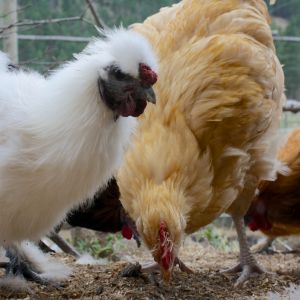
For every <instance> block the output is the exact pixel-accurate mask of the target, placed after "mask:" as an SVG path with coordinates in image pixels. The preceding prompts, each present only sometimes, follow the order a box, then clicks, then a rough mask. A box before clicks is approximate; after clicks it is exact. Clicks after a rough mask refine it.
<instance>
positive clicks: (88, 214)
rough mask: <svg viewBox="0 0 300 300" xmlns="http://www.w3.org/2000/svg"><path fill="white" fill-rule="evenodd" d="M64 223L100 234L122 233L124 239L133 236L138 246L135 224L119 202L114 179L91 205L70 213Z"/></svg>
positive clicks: (117, 189)
mask: <svg viewBox="0 0 300 300" xmlns="http://www.w3.org/2000/svg"><path fill="white" fill-rule="evenodd" d="M66 222H67V223H68V224H70V225H71V226H73V227H82V228H87V229H92V230H96V231H102V232H112V233H114V232H118V231H122V235H123V236H124V237H125V238H127V239H130V238H131V237H132V236H133V237H134V238H135V239H136V241H137V243H138V245H139V244H140V243H139V240H138V235H137V232H136V228H135V224H134V222H133V221H132V219H131V218H130V217H129V216H128V215H127V213H126V212H125V210H124V208H123V206H122V204H121V202H120V191H119V187H118V184H117V181H116V179H115V178H113V179H111V180H110V181H109V183H108V185H107V187H106V188H105V189H102V190H100V191H99V192H98V193H97V194H96V195H95V197H94V199H93V201H92V202H91V203H89V204H87V205H83V206H80V207H78V208H77V209H75V210H73V211H71V212H70V213H69V214H68V216H67V219H66Z"/></svg>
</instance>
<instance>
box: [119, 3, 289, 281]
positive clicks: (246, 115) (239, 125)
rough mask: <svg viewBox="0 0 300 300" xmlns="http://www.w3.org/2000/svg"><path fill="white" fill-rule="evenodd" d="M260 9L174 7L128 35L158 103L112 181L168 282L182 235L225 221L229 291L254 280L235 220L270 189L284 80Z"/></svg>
mask: <svg viewBox="0 0 300 300" xmlns="http://www.w3.org/2000/svg"><path fill="white" fill-rule="evenodd" d="M269 21H270V19H269V15H268V12H267V7H266V5H265V3H264V1H263V0H243V1H241V0H226V1H225V0H223V1H211V0H183V1H182V2H180V3H178V4H176V5H174V6H172V7H169V8H165V9H163V10H161V11H160V12H159V13H157V14H156V15H154V16H152V17H150V18H148V19H147V20H146V21H145V22H144V23H143V24H137V25H135V26H133V30H136V31H139V32H140V33H142V34H144V35H145V36H146V37H147V38H148V39H149V40H150V42H151V43H152V45H153V47H154V49H155V50H156V53H157V55H158V56H159V65H160V71H159V78H160V79H159V81H158V84H157V85H156V86H155V92H156V96H157V99H158V101H157V102H158V103H157V105H156V106H155V107H148V108H147V110H146V113H145V114H144V115H143V116H141V117H140V118H139V126H138V128H137V131H136V134H135V137H134V139H133V145H132V146H131V147H130V149H129V151H127V154H126V156H125V161H124V164H123V166H122V167H121V169H120V172H119V175H118V183H119V187H120V192H121V201H122V204H123V206H124V208H125V210H126V211H128V213H129V215H130V216H131V217H132V218H133V220H134V221H136V225H137V229H138V232H139V234H140V235H141V237H142V239H143V240H144V242H145V244H146V246H147V247H148V248H149V249H150V251H151V252H152V254H153V258H154V260H155V261H156V262H157V263H158V265H159V267H160V270H161V272H162V276H163V278H164V279H165V280H169V279H170V276H171V272H172V269H173V267H174V265H175V264H176V263H179V266H180V267H181V268H183V269H185V270H186V268H184V265H183V264H182V263H181V262H180V260H179V258H178V255H179V248H180V246H181V245H182V243H183V240H184V236H185V234H189V233H192V232H195V231H196V230H198V229H199V228H201V227H202V226H205V225H207V224H209V223H210V222H212V221H213V220H214V219H215V218H217V217H218V216H220V214H222V213H224V212H227V213H230V214H231V215H232V217H233V219H234V221H235V224H236V227H237V232H238V236H239V242H240V248H241V254H240V264H239V265H238V266H237V267H235V268H233V270H232V271H242V274H241V276H240V278H239V279H238V281H237V283H236V284H237V285H239V284H240V283H242V282H243V281H245V280H246V279H247V278H248V277H249V275H250V273H251V272H254V271H261V269H260V268H259V266H258V265H257V264H256V262H255V260H254V258H253V257H252V256H251V255H250V252H249V248H248V245H247V242H246V235H245V227H244V223H243V216H244V214H245V213H246V212H247V210H248V208H249V206H250V203H251V201H252V199H253V197H254V193H255V190H256V188H257V186H258V183H259V182H260V181H261V180H263V179H273V178H274V173H275V172H274V170H273V166H274V164H273V162H274V159H275V156H276V147H274V143H275V142H274V140H276V139H275V132H276V131H277V128H278V125H279V119H280V115H281V110H282V103H283V101H284V98H285V97H284V93H283V90H284V78H283V72H282V68H281V65H280V63H279V61H278V59H277V57H276V54H275V49H274V44H273V40H272V32H271V30H270V27H269Z"/></svg>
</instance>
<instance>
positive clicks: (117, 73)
mask: <svg viewBox="0 0 300 300" xmlns="http://www.w3.org/2000/svg"><path fill="white" fill-rule="evenodd" d="M113 74H114V76H115V77H116V79H117V80H124V79H125V78H126V74H124V73H123V72H122V71H121V70H120V69H117V68H115V69H113Z"/></svg>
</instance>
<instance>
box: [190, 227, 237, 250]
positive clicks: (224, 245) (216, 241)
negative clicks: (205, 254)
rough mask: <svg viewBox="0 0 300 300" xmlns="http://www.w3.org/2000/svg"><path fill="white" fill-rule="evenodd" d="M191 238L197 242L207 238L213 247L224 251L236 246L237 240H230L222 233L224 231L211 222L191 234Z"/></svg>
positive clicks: (233, 248) (234, 248)
mask: <svg viewBox="0 0 300 300" xmlns="http://www.w3.org/2000/svg"><path fill="white" fill-rule="evenodd" d="M193 239H194V240H195V241H197V242H202V241H203V240H207V241H208V242H209V243H210V244H211V245H212V246H213V247H214V248H216V249H218V250H222V251H226V252H227V251H232V250H236V248H237V242H236V241H231V240H230V239H229V237H228V236H226V235H224V231H222V230H220V229H219V228H217V227H216V226H215V225H213V224H210V225H207V226H206V227H205V228H204V229H202V230H201V231H199V232H197V233H195V234H193Z"/></svg>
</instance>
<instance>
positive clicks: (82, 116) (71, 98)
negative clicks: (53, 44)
mask: <svg viewBox="0 0 300 300" xmlns="http://www.w3.org/2000/svg"><path fill="white" fill-rule="evenodd" d="M120 41H121V42H122V43H120ZM88 49H89V50H88ZM88 49H87V50H86V51H84V52H83V53H82V54H80V55H78V56H77V59H75V60H74V61H72V62H69V63H67V64H65V65H64V66H62V67H61V68H60V69H59V70H57V71H55V72H54V73H53V74H52V75H51V76H50V77H49V78H44V77H43V76H41V75H39V74H37V73H35V72H24V71H19V72H2V73H1V83H0V207H1V210H0V244H1V241H2V243H4V242H5V243H7V244H9V243H12V242H15V241H21V240H25V239H30V240H32V239H33V240H35V239H39V238H41V237H42V236H43V235H45V234H46V233H48V232H49V231H50V230H51V229H52V228H53V226H54V225H56V224H57V223H59V221H61V220H62V219H63V218H64V216H65V214H66V212H67V211H68V210H70V209H71V208H72V207H73V206H74V205H78V204H80V202H81V201H83V200H84V199H86V198H90V197H92V196H93V195H94V194H95V192H96V191H97V190H98V188H99V187H101V186H103V185H104V184H106V182H107V181H108V179H109V178H111V177H112V176H113V175H114V174H115V172H116V170H117V169H118V168H119V166H120V164H121V162H122V156H123V152H124V148H125V147H127V145H128V143H129V138H130V135H131V132H132V131H133V129H134V127H135V123H136V121H135V119H134V118H122V117H120V118H119V119H118V120H117V121H114V118H113V112H112V111H111V110H109V109H108V108H107V107H106V105H105V104H104V102H103V101H102V100H101V99H100V95H99V91H98V86H97V79H98V78H99V76H102V77H104V78H105V76H106V70H105V68H106V67H107V66H108V65H109V64H111V63H112V62H116V63H118V64H119V65H120V66H121V67H124V68H125V69H126V68H127V70H128V72H129V71H130V72H132V73H134V66H135V67H136V68H138V65H139V62H140V61H139V60H140V59H143V60H145V63H147V64H148V65H150V66H151V64H153V63H154V62H155V59H154V55H153V53H152V52H151V49H150V46H149V45H147V42H146V40H145V39H144V38H142V37H140V36H139V35H138V34H135V33H134V34H133V33H131V32H128V31H125V30H123V29H121V30H119V31H117V30H116V31H114V32H113V33H111V35H109V37H108V38H107V39H106V40H105V41H103V40H98V41H96V42H94V43H93V45H90V46H89V47H88ZM147 57H148V61H147ZM4 62H5V57H4V58H3V57H2V58H1V57H0V65H1V64H3V63H4ZM135 72H137V71H136V70H135Z"/></svg>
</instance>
